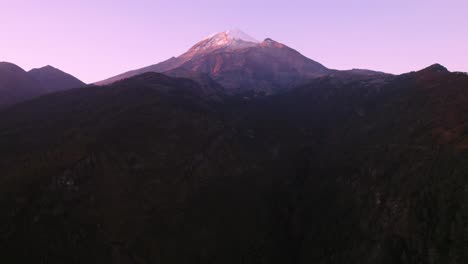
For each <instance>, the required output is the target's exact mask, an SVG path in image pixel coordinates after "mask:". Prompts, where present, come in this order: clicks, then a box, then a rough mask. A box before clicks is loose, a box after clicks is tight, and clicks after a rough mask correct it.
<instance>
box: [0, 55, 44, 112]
mask: <svg viewBox="0 0 468 264" xmlns="http://www.w3.org/2000/svg"><path fill="white" fill-rule="evenodd" d="M43 93H44V90H43V88H42V86H40V85H39V84H38V82H37V81H36V80H35V79H34V78H33V77H32V76H30V75H29V74H28V73H27V72H26V71H24V70H23V69H21V68H20V67H18V66H16V65H14V64H12V63H8V62H0V107H2V106H6V105H10V104H14V103H16V102H19V101H22V100H25V99H29V98H32V97H35V96H39V95H41V94H43Z"/></svg>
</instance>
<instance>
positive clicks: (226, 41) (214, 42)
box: [182, 29, 260, 57]
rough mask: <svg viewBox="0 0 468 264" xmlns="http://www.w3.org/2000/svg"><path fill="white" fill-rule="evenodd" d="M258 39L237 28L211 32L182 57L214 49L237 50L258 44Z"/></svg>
mask: <svg viewBox="0 0 468 264" xmlns="http://www.w3.org/2000/svg"><path fill="white" fill-rule="evenodd" d="M259 43H260V42H259V41H257V40H256V39H254V38H252V37H251V36H249V35H247V34H245V33H244V32H242V31H240V30H238V29H231V30H226V31H223V32H218V33H215V34H212V35H210V36H208V37H206V38H205V39H203V40H202V41H200V42H198V43H197V44H195V46H193V47H192V48H191V49H190V50H189V51H188V52H187V53H185V54H183V55H182V56H183V57H193V56H195V55H196V54H202V53H206V52H211V51H215V50H220V49H223V50H231V51H232V50H237V49H242V48H247V47H252V46H255V45H259Z"/></svg>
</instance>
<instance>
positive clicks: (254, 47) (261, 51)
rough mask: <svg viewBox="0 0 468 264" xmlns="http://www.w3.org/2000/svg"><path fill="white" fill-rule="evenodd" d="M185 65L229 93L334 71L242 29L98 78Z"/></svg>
mask: <svg viewBox="0 0 468 264" xmlns="http://www.w3.org/2000/svg"><path fill="white" fill-rule="evenodd" d="M179 68H183V69H185V70H187V71H191V72H198V73H203V74H206V75H208V76H209V77H210V78H212V79H213V80H214V81H217V82H218V83H219V84H221V85H222V86H224V87H225V88H226V90H227V92H229V93H234V94H236V93H242V92H245V91H259V92H265V93H272V92H275V91H278V90H282V89H284V88H292V87H293V86H295V85H297V84H299V83H303V82H305V81H306V80H308V79H310V78H314V77H317V76H322V75H325V74H327V73H330V72H331V71H330V70H328V69H327V68H326V67H324V66H323V65H321V64H319V63H317V62H315V61H313V60H310V59H308V58H306V57H305V56H303V55H301V54H300V53H299V52H297V51H295V50H293V49H291V48H289V47H287V46H286V45H284V44H281V43H278V42H275V41H273V40H271V39H266V40H265V41H263V42H258V41H256V40H255V39H254V38H252V37H250V36H248V35H247V34H245V33H243V32H241V31H239V30H228V31H224V32H220V33H216V34H213V35H211V36H208V37H207V38H205V39H203V40H202V41H200V42H198V43H197V44H195V45H194V46H193V47H192V48H190V49H189V50H188V51H187V52H186V53H184V54H182V55H180V56H179V57H173V58H170V59H169V60H167V61H164V62H161V63H159V64H155V65H151V66H148V67H145V68H142V69H138V70H134V71H130V72H126V73H123V74H120V75H117V76H115V77H112V78H109V79H106V80H104V81H101V82H97V83H96V84H97V85H106V84H110V83H113V82H115V81H117V80H121V79H125V78H129V77H131V76H135V75H138V74H141V73H144V72H161V73H167V74H169V75H171V73H172V72H174V71H176V72H177V71H179V70H178V69H179Z"/></svg>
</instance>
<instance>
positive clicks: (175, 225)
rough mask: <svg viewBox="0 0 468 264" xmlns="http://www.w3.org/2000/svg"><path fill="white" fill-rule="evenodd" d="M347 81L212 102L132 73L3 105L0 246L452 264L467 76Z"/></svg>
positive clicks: (436, 70) (466, 214)
mask: <svg viewBox="0 0 468 264" xmlns="http://www.w3.org/2000/svg"><path fill="white" fill-rule="evenodd" d="M178 73H179V74H181V75H190V74H194V73H191V72H178ZM205 77H206V75H205ZM348 77H349V76H348V75H347V74H345V76H338V77H337V76H333V75H327V76H323V77H319V78H315V79H313V80H311V81H310V82H309V83H308V84H306V85H303V86H300V87H297V88H295V89H291V90H290V91H287V92H284V93H282V94H277V95H272V96H268V97H257V98H253V97H252V98H246V97H244V96H239V97H238V96H231V97H223V98H222V99H221V100H218V99H215V100H213V99H212V97H211V96H209V95H210V94H212V92H208V93H207V92H205V91H207V89H208V88H207V87H210V85H208V84H209V83H210V82H209V80H210V79H203V78H201V76H200V77H199V78H200V79H202V80H204V81H203V83H204V85H207V86H204V85H200V84H197V83H196V82H194V81H192V80H187V79H180V78H171V77H167V76H164V75H160V74H156V73H147V74H144V75H140V76H136V77H133V78H130V79H127V80H124V81H120V82H117V83H115V84H113V85H110V86H106V87H101V88H100V89H94V88H83V89H74V90H71V91H65V92H60V93H56V94H51V95H47V96H44V97H41V98H38V99H35V100H32V101H29V102H26V103H24V104H21V105H17V106H14V107H12V108H10V109H8V110H5V111H3V112H0V120H2V122H0V135H1V136H0V145H1V146H2V148H0V171H1V172H2V173H1V174H0V205H1V207H2V212H1V213H0V249H2V250H1V251H2V252H3V255H2V259H4V260H6V262H9V263H12V262H15V261H16V262H23V263H28V262H32V261H36V260H38V259H41V260H47V262H48V263H65V262H67V263H93V262H99V263H155V262H157V263H193V262H199V263H233V264H234V263H352V264H353V263H356V264H357V263H360V264H371V263H385V264H386V263H388V264H390V263H402V264H410V263H465V262H466V261H467V260H468V255H467V251H466V243H465V242H466V237H467V235H468V233H467V230H466V221H465V219H467V218H468V209H467V207H466V204H467V203H468V192H467V191H466V190H467V189H468V181H467V179H466V175H467V173H468V166H467V164H466V159H467V158H468V152H467V148H466V146H467V142H468V134H467V131H468V118H467V116H466V113H467V112H468V90H467V89H468V76H466V75H464V74H457V73H450V72H448V71H445V70H443V67H439V66H438V65H434V66H432V67H429V68H427V69H424V70H422V71H418V72H413V73H409V74H405V75H401V76H388V75H384V76H380V75H372V74H371V75H370V76H369V75H359V77H356V76H355V75H352V78H348ZM207 80H208V81H207ZM213 84H214V85H215V87H214V88H213V89H215V90H217V86H216V83H213ZM214 93H215V92H214ZM57 109H59V110H60V111H57ZM45 120H46V121H45Z"/></svg>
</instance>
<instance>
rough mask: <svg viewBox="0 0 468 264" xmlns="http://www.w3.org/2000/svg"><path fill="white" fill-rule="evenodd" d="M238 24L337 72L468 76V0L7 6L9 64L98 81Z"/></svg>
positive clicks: (0, 18) (4, 46) (8, 0)
mask: <svg viewBox="0 0 468 264" xmlns="http://www.w3.org/2000/svg"><path fill="white" fill-rule="evenodd" d="M384 2H385V3H384ZM230 28H239V29H241V30H243V31H244V32H246V33H248V34H250V35H251V36H253V37H254V38H256V39H259V40H262V39H264V38H266V37H270V38H272V39H274V40H277V41H280V42H283V43H285V44H287V45H289V46H290V47H292V48H294V49H297V50H298V51H299V52H301V53H303V54H304V55H306V56H307V57H309V58H311V59H314V60H316V61H318V62H320V63H322V64H324V65H325V66H327V67H329V68H335V69H350V68H368V69H374V70H381V71H385V72H390V73H403V72H408V71H411V70H418V69H420V68H423V67H425V66H428V65H430V64H432V63H435V62H438V63H441V64H443V65H445V66H446V67H448V68H449V70H452V71H468V1H466V0H444V1H442V0H439V1H433V0H412V1H410V0H405V1H402V0H393V1H383V0H382V1H380V0H379V1H377V0H354V1H353V0H347V1H336V0H335V1H333V0H327V1H313V0H300V1H294V0H289V1H271V0H270V1H266V0H264V1H255V0H231V1H219V0H218V1H215V0H212V1H207V0H197V1H193V0H192V1H188V0H187V1H177V0H171V1H168V0H165V1H157V0H152V1H150V0H112V1H111V0H80V1H63V0H41V1H39V0H0V61H9V62H13V63H15V64H17V65H19V66H21V67H23V68H24V69H26V70H29V69H31V68H34V67H41V66H44V65H47V64H50V65H53V66H55V67H57V68H60V69H62V70H64V71H66V72H69V73H71V74H73V75H75V76H77V77H78V78H80V79H82V80H83V81H85V82H94V81H99V80H102V79H105V78H107V77H110V76H113V75H116V74H119V73H122V72H124V71H127V70H131V69H135V68H139V67H143V66H147V65H150V64H154V63H157V62H160V61H162V60H165V59H167V58H169V57H171V56H177V55H180V54H181V53H183V52H184V51H186V50H187V49H188V48H190V46H191V45H193V44H195V42H197V41H199V40H201V39H202V38H204V37H205V36H207V35H210V34H211V33H214V32H218V31H223V30H226V29H230Z"/></svg>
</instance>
